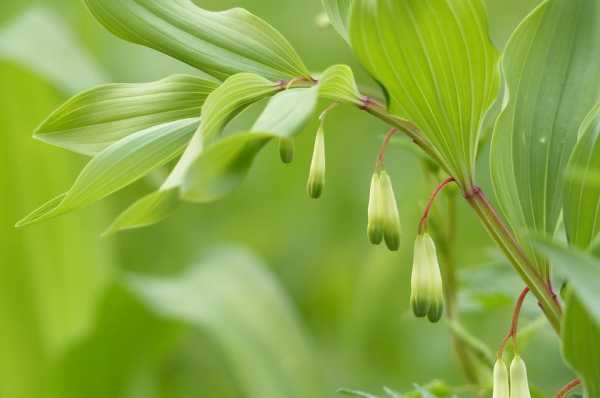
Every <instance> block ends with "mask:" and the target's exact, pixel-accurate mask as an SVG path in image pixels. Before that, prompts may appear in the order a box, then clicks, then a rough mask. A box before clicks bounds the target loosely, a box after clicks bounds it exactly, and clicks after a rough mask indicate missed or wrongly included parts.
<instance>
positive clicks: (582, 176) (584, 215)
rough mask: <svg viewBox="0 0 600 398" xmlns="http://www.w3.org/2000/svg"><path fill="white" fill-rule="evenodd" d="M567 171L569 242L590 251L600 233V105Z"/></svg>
mask: <svg viewBox="0 0 600 398" xmlns="http://www.w3.org/2000/svg"><path fill="white" fill-rule="evenodd" d="M580 136H581V139H580V140H579V142H578V143H577V145H576V146H575V149H574V151H573V154H572V155H571V158H570V159H569V163H568V165H567V171H566V176H565V178H566V182H565V196H564V221H565V229H566V231H567V237H568V239H569V242H570V243H571V244H572V245H574V246H577V247H580V248H583V249H585V248H587V247H588V246H589V245H590V243H591V242H592V241H593V240H594V238H595V237H596V236H597V235H598V232H599V231H600V185H599V184H597V183H595V182H594V181H591V180H592V179H593V177H594V176H595V175H598V173H600V140H599V138H600V102H599V103H598V104H596V106H595V107H594V109H593V110H592V112H591V113H590V114H589V115H588V117H587V118H586V120H585V121H584V122H583V125H582V127H581V131H580Z"/></svg>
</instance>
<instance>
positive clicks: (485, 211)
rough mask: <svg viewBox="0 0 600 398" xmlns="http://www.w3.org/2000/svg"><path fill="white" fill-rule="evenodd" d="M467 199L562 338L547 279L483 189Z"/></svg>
mask: <svg viewBox="0 0 600 398" xmlns="http://www.w3.org/2000/svg"><path fill="white" fill-rule="evenodd" d="M465 198H466V199H467V201H468V202H469V204H470V205H471V207H472V208H473V209H474V210H475V213H477V215H478V216H479V219H480V220H481V221H482V222H483V225H484V226H485V227H486V229H487V230H488V232H489V234H490V235H491V236H492V238H493V239H494V240H495V241H496V243H497V244H498V246H499V247H500V249H502V251H503V252H504V254H505V256H506V257H507V258H508V259H509V260H510V262H511V263H512V264H513V266H514V268H515V269H516V271H517V272H518V273H519V275H520V276H521V278H522V279H523V280H524V281H525V283H526V284H527V286H528V287H529V289H530V290H531V292H532V293H533V294H534V295H535V296H536V298H537V299H538V302H539V304H540V307H541V308H542V311H543V312H544V314H545V315H546V317H547V318H548V321H549V322H550V325H551V326H552V327H553V328H554V330H555V331H556V332H557V333H558V334H560V319H561V309H560V307H559V306H558V303H557V302H556V301H555V300H554V297H553V295H552V293H551V291H550V289H549V288H548V286H547V285H546V282H545V280H544V277H543V276H542V275H540V274H539V273H538V271H537V270H536V268H535V267H534V266H533V263H532V262H531V260H530V259H529V257H528V255H527V254H526V252H525V251H524V250H523V248H522V247H521V245H520V244H519V242H518V241H517V239H516V238H515V236H514V234H513V233H512V232H511V231H510V229H509V228H508V227H507V226H506V224H505V223H504V221H503V220H502V219H501V218H500V216H499V215H498V213H497V212H496V210H495V209H494V207H493V206H492V204H491V203H490V202H489V201H488V199H487V198H486V196H485V195H484V194H483V192H482V191H481V189H479V188H477V187H474V188H472V189H471V191H470V192H465Z"/></svg>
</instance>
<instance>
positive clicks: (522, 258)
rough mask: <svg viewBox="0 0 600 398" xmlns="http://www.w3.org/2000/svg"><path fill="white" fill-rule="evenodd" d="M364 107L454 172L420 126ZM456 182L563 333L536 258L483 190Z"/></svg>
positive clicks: (374, 105) (371, 105) (368, 103)
mask: <svg viewBox="0 0 600 398" xmlns="http://www.w3.org/2000/svg"><path fill="white" fill-rule="evenodd" d="M361 109H363V110H365V111H367V112H369V113H370V114H372V115H373V116H375V117H377V118H379V119H381V120H382V121H384V122H386V123H388V124H390V125H391V126H394V127H396V128H398V130H400V131H403V132H404V133H406V134H407V135H408V136H409V137H410V138H411V139H412V140H413V141H414V143H415V144H416V145H418V146H419V147H420V148H421V149H423V151H425V153H427V154H428V155H429V156H430V157H431V158H432V159H433V160H434V161H435V162H437V163H438V164H439V165H440V167H442V169H443V170H444V171H446V172H447V173H448V175H452V174H451V173H450V172H449V168H448V167H447V166H446V164H445V162H444V161H443V160H442V158H441V157H440V155H439V154H438V152H437V151H436V150H435V149H434V148H433V147H432V146H431V145H430V143H429V142H428V141H427V140H426V139H425V138H424V137H423V135H422V134H421V132H420V131H419V129H418V127H417V126H415V125H414V124H412V123H410V122H409V121H406V120H404V119H401V118H399V117H396V116H394V115H391V114H390V113H389V112H388V111H387V109H386V107H385V106H384V105H382V104H380V103H378V102H376V101H374V100H372V99H369V98H367V97H365V99H364V101H363V106H362V107H361ZM457 183H458V184H459V185H460V186H461V189H462V191H463V195H464V197H465V198H466V200H467V201H468V202H469V204H470V205H471V207H472V208H473V210H475V213H476V214H477V216H478V217H479V219H480V220H481V222H482V224H483V225H484V226H485V228H486V229H487V231H488V232H489V234H490V235H491V237H492V239H494V241H495V242H496V243H497V244H498V246H499V247H500V249H501V250H502V252H503V253H504V254H505V256H506V257H507V258H508V260H509V261H510V262H511V264H512V265H513V267H514V268H515V270H516V271H517V273H518V274H519V275H520V276H521V278H522V279H523V281H525V283H526V284H527V286H528V287H529V288H530V289H531V292H532V293H533V294H534V295H535V296H536V298H537V299H538V302H539V303H540V307H541V308H542V311H543V312H544V314H545V315H546V317H547V318H548V321H549V322H550V325H551V326H552V328H553V329H554V330H555V331H556V332H557V333H558V334H560V320H561V316H562V314H561V309H560V306H559V304H558V303H557V302H556V300H555V299H554V297H553V294H552V292H551V289H550V288H549V286H548V285H547V283H546V280H545V278H544V277H543V276H542V275H540V273H539V272H538V270H537V269H536V268H535V266H534V265H533V264H534V263H533V261H532V260H531V259H530V258H529V256H528V254H527V253H526V252H525V250H524V249H523V248H522V246H521V245H520V243H519V242H518V240H517V238H516V237H515V235H514V234H513V233H512V231H511V230H510V229H509V228H508V226H507V225H506V224H505V223H504V221H503V220H502V219H501V218H500V216H499V215H498V213H497V211H496V209H495V208H494V207H493V206H492V204H491V203H490V202H489V201H488V199H487V198H486V196H485V195H484V194H483V192H482V191H481V189H479V188H478V187H475V186H474V185H473V184H472V182H471V181H460V180H457Z"/></svg>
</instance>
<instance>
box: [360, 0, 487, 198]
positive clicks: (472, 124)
mask: <svg viewBox="0 0 600 398" xmlns="http://www.w3.org/2000/svg"><path fill="white" fill-rule="evenodd" d="M350 38H351V42H352V47H353V48H354V50H355V52H356V53H357V55H358V57H359V58H360V60H361V61H362V63H363V65H364V66H365V67H366V68H367V70H368V71H369V72H370V73H371V74H372V75H373V76H374V77H375V79H376V80H377V81H378V82H380V83H381V84H382V85H383V86H384V87H385V89H386V90H387V92H388V94H389V96H390V107H391V111H392V112H393V113H394V114H396V115H398V116H400V117H403V118H406V119H408V120H410V121H412V122H414V123H415V124H416V125H417V126H418V127H419V128H420V129H421V130H422V132H423V135H424V136H425V137H426V139H427V140H428V141H429V142H430V143H431V145H432V146H433V147H434V148H435V150H436V151H437V152H438V153H439V154H440V155H441V157H442V158H443V161H444V163H445V164H444V165H443V166H444V168H445V169H446V170H448V171H449V172H450V173H451V174H452V175H453V176H454V177H456V178H457V179H458V180H459V182H460V183H461V184H464V185H466V187H467V188H468V186H470V185H471V184H472V183H473V177H474V175H473V174H474V167H475V159H476V156H477V149H478V144H479V137H480V135H481V125H482V123H483V119H484V117H485V115H486V112H487V111H488V109H489V108H490V106H491V105H492V104H493V103H494V101H495V99H496V96H497V92H498V87H499V73H498V69H497V67H496V64H497V60H498V54H497V52H496V50H495V49H494V47H493V46H492V43H491V42H490V40H489V38H488V29H487V19H486V12H485V7H484V5H483V4H482V2H481V1H480V0H461V1H453V0H430V1H422V0H401V1H373V0H354V1H353V5H352V11H351V17H350Z"/></svg>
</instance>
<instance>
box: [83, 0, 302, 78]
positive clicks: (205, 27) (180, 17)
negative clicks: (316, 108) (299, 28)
mask: <svg viewBox="0 0 600 398" xmlns="http://www.w3.org/2000/svg"><path fill="white" fill-rule="evenodd" d="M85 2H86V4H87V6H88V7H89V9H90V11H91V12H92V13H93V14H94V16H95V17H96V18H97V19H98V20H99V21H100V22H101V23H102V24H103V25H104V26H105V27H106V28H107V29H108V30H110V31H111V32H112V33H113V34H115V35H117V36H119V37H121V38H122V39H125V40H127V41H130V42H133V43H137V44H141V45H143V46H146V47H150V48H153V49H155V50H158V51H160V52H163V53H165V54H167V55H170V56H172V57H174V58H176V59H178V60H180V61H183V62H185V63H187V64H189V65H192V66H194V67H196V68H198V69H200V70H202V71H204V72H206V73H208V74H209V75H212V76H214V77H216V78H218V79H224V78H226V77H228V76H231V75H234V74H236V73H239V72H253V73H257V74H259V75H262V76H264V77H266V78H269V79H272V80H278V79H286V78H294V77H309V75H310V73H309V72H308V70H307V69H306V67H305V66H304V64H303V62H302V60H301V59H300V57H299V56H298V54H297V53H296V51H295V50H294V49H293V48H292V46H291V45H290V44H289V43H288V41H287V40H286V39H285V38H284V37H283V36H282V35H281V34H280V33H279V32H278V31H277V30H275V29H274V28H273V27H271V26H270V25H269V24H267V23H266V22H265V21H263V20H262V19H260V18H258V17H256V16H254V15H253V14H251V13H249V12H248V11H246V10H244V9H241V8H234V9H231V10H227V11H221V12H212V11H207V10H204V9H202V8H199V7H198V6H196V5H195V4H194V2H192V1H191V0H85Z"/></svg>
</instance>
